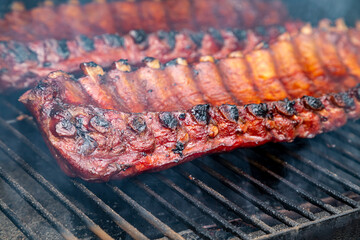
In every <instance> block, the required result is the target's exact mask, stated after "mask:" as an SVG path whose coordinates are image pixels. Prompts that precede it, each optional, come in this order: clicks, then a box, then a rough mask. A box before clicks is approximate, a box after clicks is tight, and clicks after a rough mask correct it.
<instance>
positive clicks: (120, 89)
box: [20, 21, 360, 181]
mask: <svg viewBox="0 0 360 240" xmlns="http://www.w3.org/2000/svg"><path fill="white" fill-rule="evenodd" d="M319 39H320V40H321V42H322V43H323V45H322V46H321V47H320V46H318V44H319V41H320V40H319ZM358 39H359V36H358V30H356V29H347V28H346V26H345V25H344V24H343V22H342V21H338V22H337V23H336V27H331V26H330V24H329V22H327V21H323V22H321V28H320V29H312V28H311V27H310V26H309V25H307V26H305V27H303V28H302V29H301V30H300V31H299V32H298V33H295V34H289V33H284V34H282V35H281V36H279V37H278V39H277V40H276V41H274V42H271V43H269V44H264V43H262V44H261V45H259V46H257V47H256V48H254V49H253V50H251V51H249V52H239V51H238V52H233V53H231V54H230V55H229V57H228V58H224V59H220V60H215V59H214V58H213V57H211V56H204V57H201V58H200V61H199V62H195V63H193V64H188V63H187V62H186V61H185V60H184V59H181V58H179V59H176V60H174V61H171V62H168V63H167V64H161V63H160V62H159V61H158V60H157V59H153V58H145V59H144V66H140V67H137V68H136V67H134V66H132V65H130V64H128V63H127V62H126V61H125V60H120V61H118V62H116V63H115V64H114V67H113V69H112V70H109V71H107V72H105V71H104V70H103V69H102V68H101V67H100V66H99V65H97V64H95V63H92V62H90V63H84V64H82V65H81V69H82V70H83V72H84V74H85V76H84V77H81V78H78V79H74V78H73V77H72V76H71V75H68V74H66V73H64V72H61V71H58V72H53V73H51V74H50V75H48V77H47V78H46V79H44V80H43V81H41V82H40V83H39V84H38V86H37V87H36V88H34V89H32V90H30V91H28V92H27V93H25V94H24V95H23V96H22V97H21V99H20V100H21V101H22V102H24V103H25V104H26V105H27V107H28V108H29V109H30V110H31V111H32V113H33V115H34V116H35V118H36V119H37V121H38V123H39V127H40V129H41V131H42V133H43V135H44V137H45V139H46V141H47V143H48V145H49V148H50V149H51V151H52V152H53V154H54V156H55V157H56V159H57V160H58V162H59V164H60V166H61V167H62V169H63V170H64V171H65V172H66V173H67V174H68V175H70V176H78V177H81V178H83V179H86V180H93V181H107V180H109V179H117V178H122V177H127V176H131V175H135V174H139V173H141V172H144V171H154V170H160V169H165V168H168V167H171V166H174V165H177V164H179V163H181V162H185V161H189V160H191V159H194V158H196V157H199V156H203V155H204V154H209V153H214V152H221V151H230V150H232V149H235V148H239V147H250V146H257V145H260V144H264V143H266V142H269V141H273V142H279V141H287V142H289V141H292V140H293V139H294V138H295V137H302V138H310V137H314V136H315V135H316V134H319V133H322V132H324V131H329V130H332V129H334V128H337V127H340V126H342V125H343V124H345V123H346V121H347V119H353V118H358V117H359V116H360V102H359V99H360V96H359V93H360V89H359V87H357V86H356V85H357V84H358V83H360V78H359V75H357V74H358V72H359V70H360V66H359V63H358V58H357V53H358V51H359V50H358V49H359V48H358V47H359V44H358V41H356V40H358ZM328 58H329V59H334V60H333V61H326V59H328ZM285 66H287V67H285ZM175 76H176V77H175ZM230 86H239V87H238V88H236V89H233V87H230ZM245 89H246V90H245Z"/></svg>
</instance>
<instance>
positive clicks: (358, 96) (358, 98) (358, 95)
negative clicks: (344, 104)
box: [354, 84, 360, 100]
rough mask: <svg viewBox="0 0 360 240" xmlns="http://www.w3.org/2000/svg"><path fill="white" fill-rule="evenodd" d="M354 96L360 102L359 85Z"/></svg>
mask: <svg viewBox="0 0 360 240" xmlns="http://www.w3.org/2000/svg"><path fill="white" fill-rule="evenodd" d="M354 94H355V97H356V98H357V100H360V84H358V85H357V86H356V87H355V89H354Z"/></svg>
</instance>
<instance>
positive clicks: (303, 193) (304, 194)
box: [237, 156, 341, 214]
mask: <svg viewBox="0 0 360 240" xmlns="http://www.w3.org/2000/svg"><path fill="white" fill-rule="evenodd" d="M237 157H239V156H237ZM239 158H240V159H243V160H245V161H246V162H248V163H249V164H251V165H252V166H254V167H256V168H257V169H259V170H261V171H262V172H264V173H267V174H269V175H271V176H272V177H274V178H276V179H277V180H279V181H280V182H282V183H284V184H286V185H287V186H288V187H290V188H291V189H292V190H294V191H295V192H297V193H298V194H299V195H300V196H301V197H303V198H304V199H305V200H307V201H309V202H310V203H312V204H314V205H316V206H318V207H320V208H322V209H324V210H325V211H327V212H329V213H331V214H338V213H341V211H340V210H338V209H336V208H335V207H333V206H331V205H329V204H326V203H324V202H323V201H321V200H320V199H318V198H316V197H314V196H312V195H311V194H310V193H308V192H306V191H305V190H303V189H302V188H300V187H298V186H296V185H295V184H293V183H292V182H290V181H288V180H286V179H285V178H283V177H281V176H280V175H278V174H276V173H275V172H273V171H271V170H270V169H268V168H266V167H265V166H263V165H261V164H260V163H258V162H257V161H255V160H253V159H249V158H241V157H239Z"/></svg>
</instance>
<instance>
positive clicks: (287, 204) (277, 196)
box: [216, 157, 317, 220]
mask: <svg viewBox="0 0 360 240" xmlns="http://www.w3.org/2000/svg"><path fill="white" fill-rule="evenodd" d="M216 159H217V160H218V162H220V163H221V164H222V165H224V166H225V167H227V168H228V169H230V170H231V171H233V172H235V173H236V174H238V175H240V176H242V177H245V178H246V179H247V180H249V181H250V182H251V183H253V184H255V185H256V186H258V187H259V188H261V190H263V191H264V192H266V193H267V194H269V195H270V196H272V197H274V198H275V199H276V200H278V201H279V202H281V203H282V204H283V205H284V206H285V207H286V208H287V209H289V210H292V211H294V212H297V213H299V214H301V215H302V216H304V217H306V218H308V219H310V220H316V219H317V217H316V216H315V215H314V214H313V213H312V212H310V211H307V210H306V209H304V208H302V207H299V206H298V205H297V204H296V203H294V202H292V201H291V200H289V199H288V198H286V197H285V196H284V195H282V194H280V193H278V192H276V191H274V190H273V189H272V188H270V187H268V186H266V185H265V184H263V183H262V182H260V181H259V180H257V179H256V178H254V177H252V176H250V175H249V174H247V173H246V172H244V171H243V170H241V169H240V168H238V167H236V166H234V165H232V164H231V163H230V162H228V161H225V160H224V158H222V157H216Z"/></svg>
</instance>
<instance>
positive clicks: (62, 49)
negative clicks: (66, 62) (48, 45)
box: [56, 39, 70, 59]
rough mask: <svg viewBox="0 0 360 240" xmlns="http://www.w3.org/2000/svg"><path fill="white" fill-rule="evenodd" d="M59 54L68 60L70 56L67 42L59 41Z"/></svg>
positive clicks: (57, 49)
mask: <svg viewBox="0 0 360 240" xmlns="http://www.w3.org/2000/svg"><path fill="white" fill-rule="evenodd" d="M56 51H57V53H58V54H59V55H60V56H61V57H62V58H63V59H68V58H69V56H70V52H69V48H68V46H67V41H66V40H65V39H63V40H59V41H58V47H57V48H56Z"/></svg>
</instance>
